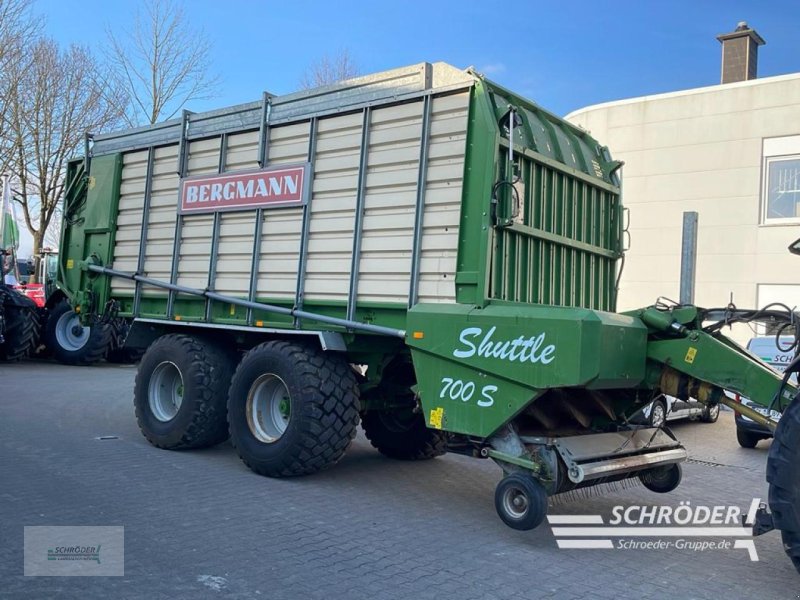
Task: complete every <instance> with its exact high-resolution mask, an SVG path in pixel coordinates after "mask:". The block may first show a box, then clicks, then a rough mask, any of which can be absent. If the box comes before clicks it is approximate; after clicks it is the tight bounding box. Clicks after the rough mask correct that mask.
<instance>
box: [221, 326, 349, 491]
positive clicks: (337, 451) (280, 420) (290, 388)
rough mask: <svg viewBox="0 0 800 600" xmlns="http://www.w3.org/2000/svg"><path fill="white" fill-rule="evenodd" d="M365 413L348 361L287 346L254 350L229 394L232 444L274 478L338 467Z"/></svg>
mask: <svg viewBox="0 0 800 600" xmlns="http://www.w3.org/2000/svg"><path fill="white" fill-rule="evenodd" d="M358 412H359V399H358V385H357V383H356V378H355V374H354V373H353V371H352V370H351V369H350V366H349V365H348V364H347V363H346V362H345V360H344V359H343V358H341V357H340V356H338V355H336V354H331V353H324V352H322V351H320V350H317V349H312V348H310V347H306V346H301V345H299V344H295V343H290V342H285V341H271V342H266V343H263V344H260V345H258V346H256V347H255V348H253V349H252V350H250V351H249V352H248V353H247V354H246V355H245V356H244V358H243V359H242V362H241V363H240V364H239V367H238V368H237V369H236V373H235V374H234V376H233V379H232V381H231V388H230V393H229V394H228V421H229V424H230V434H231V441H232V442H233V445H234V446H235V447H236V451H237V452H238V453H239V457H240V458H241V459H242V461H243V462H244V463H245V464H246V465H247V466H248V467H250V469H252V470H253V471H255V472H256V473H258V474H260V475H266V476H268V477H290V476H295V475H306V474H310V473H315V472H317V471H321V470H322V469H325V468H327V467H330V466H331V465H334V464H336V463H337V462H338V461H339V460H340V459H341V458H342V456H344V453H345V451H346V450H347V448H348V447H349V446H350V443H351V442H352V441H353V438H354V437H355V435H356V428H357V427H358Z"/></svg>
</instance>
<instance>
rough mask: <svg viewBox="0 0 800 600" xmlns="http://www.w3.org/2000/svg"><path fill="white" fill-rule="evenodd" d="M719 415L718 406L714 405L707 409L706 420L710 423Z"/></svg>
mask: <svg viewBox="0 0 800 600" xmlns="http://www.w3.org/2000/svg"><path fill="white" fill-rule="evenodd" d="M718 415H719V404H715V405H714V406H712V407H710V408H709V409H708V418H709V419H711V420H712V421H713V420H714V419H716V418H717V416H718Z"/></svg>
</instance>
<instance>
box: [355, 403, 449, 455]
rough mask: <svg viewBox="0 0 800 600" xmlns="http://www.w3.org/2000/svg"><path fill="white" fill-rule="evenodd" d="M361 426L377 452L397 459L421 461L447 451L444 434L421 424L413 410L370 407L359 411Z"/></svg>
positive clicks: (423, 418)
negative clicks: (370, 408)
mask: <svg viewBox="0 0 800 600" xmlns="http://www.w3.org/2000/svg"><path fill="white" fill-rule="evenodd" d="M361 427H362V428H363V429H364V433H365V434H366V436H367V439H368V440H369V441H370V443H371V444H372V446H373V447H374V448H377V450H378V452H380V453H381V454H383V455H384V456H388V457H389V458H395V459H398V460H425V459H428V458H435V457H437V456H441V455H442V454H445V453H446V452H447V433H445V432H444V431H438V430H436V429H428V427H426V426H425V417H424V416H423V414H422V413H421V412H413V409H411V408H406V409H399V410H391V411H389V410H371V411H367V412H365V413H363V414H362V416H361Z"/></svg>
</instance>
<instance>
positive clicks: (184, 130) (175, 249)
mask: <svg viewBox="0 0 800 600" xmlns="http://www.w3.org/2000/svg"><path fill="white" fill-rule="evenodd" d="M190 114H192V113H191V112H189V111H188V110H186V109H184V111H183V113H181V139H180V142H179V144H178V170H177V173H178V177H179V178H181V179H183V178H184V177H185V176H186V168H187V163H188V156H189V140H188V139H187V135H188V133H189V115H190ZM182 230H183V215H182V214H180V213H178V214H177V216H176V218H175V239H174V240H173V243H172V268H171V270H170V274H169V282H170V283H172V284H173V285H174V284H175V283H177V279H178V261H179V260H180V257H179V255H180V251H181V231H182ZM175 296H176V293H175V291H173V290H170V291H169V296H168V297H167V318H172V317H173V316H174V314H175Z"/></svg>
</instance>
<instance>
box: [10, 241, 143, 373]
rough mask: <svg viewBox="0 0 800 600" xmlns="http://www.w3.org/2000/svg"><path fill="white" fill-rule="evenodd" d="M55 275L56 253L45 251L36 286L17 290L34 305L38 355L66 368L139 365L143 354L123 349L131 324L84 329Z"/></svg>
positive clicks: (98, 324)
mask: <svg viewBox="0 0 800 600" xmlns="http://www.w3.org/2000/svg"><path fill="white" fill-rule="evenodd" d="M57 275H58V252H53V251H51V250H45V251H43V252H42V254H41V260H40V261H39V269H38V273H37V277H36V281H37V283H25V284H21V285H19V286H17V287H16V289H17V290H18V291H20V292H21V293H22V294H24V295H25V296H27V297H28V298H30V299H31V300H33V301H34V303H35V304H36V308H37V319H38V326H39V333H40V335H39V336H38V338H37V342H38V343H37V349H38V353H39V354H40V355H52V356H53V358H55V359H56V360H57V361H59V362H61V363H63V364H66V365H92V364H96V363H98V362H100V361H101V360H103V359H105V360H107V361H109V362H115V363H130V362H136V361H138V360H139V359H140V358H141V357H142V354H143V351H142V350H140V349H136V348H125V347H124V344H125V338H126V337H127V335H128V331H129V329H130V321H129V320H128V319H124V318H119V317H116V318H111V319H107V320H106V321H97V320H95V322H94V323H93V324H89V325H84V324H83V323H82V322H81V320H80V318H79V316H78V314H77V313H76V312H75V311H74V310H73V309H72V307H71V306H70V304H69V301H68V300H67V296H66V294H64V292H63V291H61V290H60V289H59V288H58V287H57V284H56V280H57Z"/></svg>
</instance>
